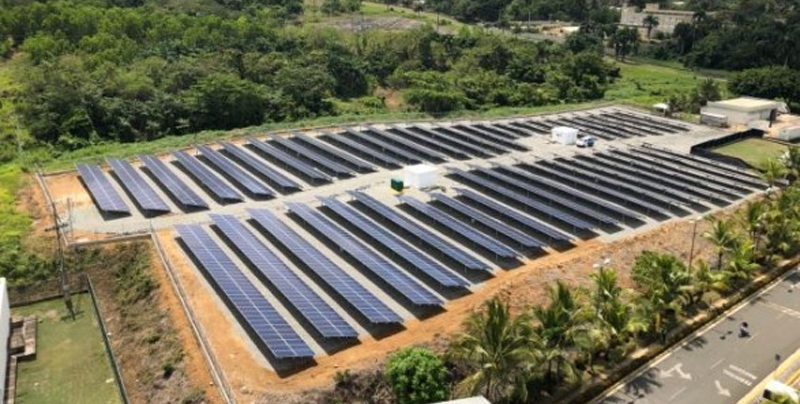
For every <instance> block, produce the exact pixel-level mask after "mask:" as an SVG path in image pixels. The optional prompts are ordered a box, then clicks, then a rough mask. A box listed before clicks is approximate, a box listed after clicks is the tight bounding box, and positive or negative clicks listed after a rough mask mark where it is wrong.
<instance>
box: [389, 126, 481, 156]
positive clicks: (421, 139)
mask: <svg viewBox="0 0 800 404" xmlns="http://www.w3.org/2000/svg"><path fill="white" fill-rule="evenodd" d="M389 130H391V131H392V132H393V133H392V134H394V135H395V136H398V135H399V137H400V138H402V139H405V140H408V141H413V142H414V144H417V145H420V146H421V145H426V148H428V149H435V150H439V151H441V152H442V153H446V154H449V155H451V156H453V157H456V158H459V159H468V158H470V155H469V153H465V152H464V151H463V150H461V149H458V148H456V147H453V146H450V145H448V144H446V143H442V142H439V141H437V140H436V139H432V138H430V137H427V136H425V135H421V134H419V133H417V132H414V131H411V130H408V128H404V127H402V126H397V125H392V126H390V129H389ZM384 132H385V131H384ZM387 133H389V132H387Z"/></svg>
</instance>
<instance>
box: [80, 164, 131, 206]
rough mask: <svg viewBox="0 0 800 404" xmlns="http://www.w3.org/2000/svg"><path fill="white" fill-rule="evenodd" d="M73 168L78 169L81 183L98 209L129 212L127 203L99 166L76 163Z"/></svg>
mask: <svg viewBox="0 0 800 404" xmlns="http://www.w3.org/2000/svg"><path fill="white" fill-rule="evenodd" d="M75 168H77V169H78V173H79V174H80V175H81V179H83V183H84V184H86V187H87V188H88V189H89V193H90V194H92V197H93V198H94V201H95V202H96V203H97V207H98V208H99V209H100V210H102V211H103V212H109V213H131V210H130V208H128V205H126V204H125V201H123V200H122V197H121V196H119V194H118V193H117V191H116V190H115V189H114V187H113V186H112V185H111V181H109V180H108V177H106V174H105V173H104V172H103V170H102V169H100V167H98V166H96V165H93V164H76V165H75Z"/></svg>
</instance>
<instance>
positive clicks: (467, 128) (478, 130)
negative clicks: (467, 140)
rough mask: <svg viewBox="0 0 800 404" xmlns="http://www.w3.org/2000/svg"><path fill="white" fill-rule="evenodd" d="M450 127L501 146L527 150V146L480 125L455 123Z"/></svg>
mask: <svg viewBox="0 0 800 404" xmlns="http://www.w3.org/2000/svg"><path fill="white" fill-rule="evenodd" d="M451 129H454V130H457V131H458V132H459V133H463V134H469V135H471V136H477V137H479V138H481V139H485V140H486V141H487V142H492V143H494V144H499V145H502V146H503V147H508V148H511V149H515V150H522V151H525V150H528V148H527V147H525V146H523V145H521V144H519V143H516V142H515V141H513V140H511V139H508V138H506V137H505V136H500V135H496V134H494V133H492V132H490V131H488V130H486V129H484V128H482V127H478V126H473V125H456V126H452V127H451Z"/></svg>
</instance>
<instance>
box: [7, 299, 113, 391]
mask: <svg viewBox="0 0 800 404" xmlns="http://www.w3.org/2000/svg"><path fill="white" fill-rule="evenodd" d="M89 299H90V297H89V296H88V295H87V294H81V295H76V296H75V302H76V304H78V307H79V309H80V314H79V315H78V317H77V319H76V320H75V321H73V320H72V319H70V318H69V317H67V312H66V309H65V308H64V302H63V301H62V300H60V299H55V300H49V301H46V302H42V303H37V304H33V305H29V306H24V307H19V308H14V309H12V313H13V314H15V315H31V314H35V315H37V316H38V318H39V320H40V322H39V329H38V334H37V337H38V342H37V357H36V359H35V360H33V361H30V362H20V364H19V369H18V371H19V373H18V377H17V402H18V403H19V404H44V403H47V404H76V403H81V404H117V403H119V402H120V399H119V394H118V392H117V388H116V384H115V383H114V381H113V378H114V376H113V374H112V372H111V367H110V364H109V360H108V357H107V356H106V352H105V349H104V348H103V341H102V339H101V336H100V328H99V325H98V323H97V319H96V318H95V316H94V314H93V313H94V312H93V311H92V308H91V301H90V300H89Z"/></svg>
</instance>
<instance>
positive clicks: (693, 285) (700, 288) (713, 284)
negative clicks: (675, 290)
mask: <svg viewBox="0 0 800 404" xmlns="http://www.w3.org/2000/svg"><path fill="white" fill-rule="evenodd" d="M690 271H691V282H690V283H689V284H688V285H686V287H685V288H684V291H685V293H686V296H687V302H688V305H690V306H693V305H696V304H699V303H700V302H702V301H703V297H704V296H705V295H706V293H708V292H711V291H717V292H721V291H725V290H727V289H728V287H729V285H728V282H727V280H728V279H727V275H726V274H725V273H723V272H720V271H713V270H712V269H711V267H710V266H709V265H708V263H707V262H706V261H704V260H698V261H697V263H696V264H695V265H694V266H693V267H692V268H690Z"/></svg>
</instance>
